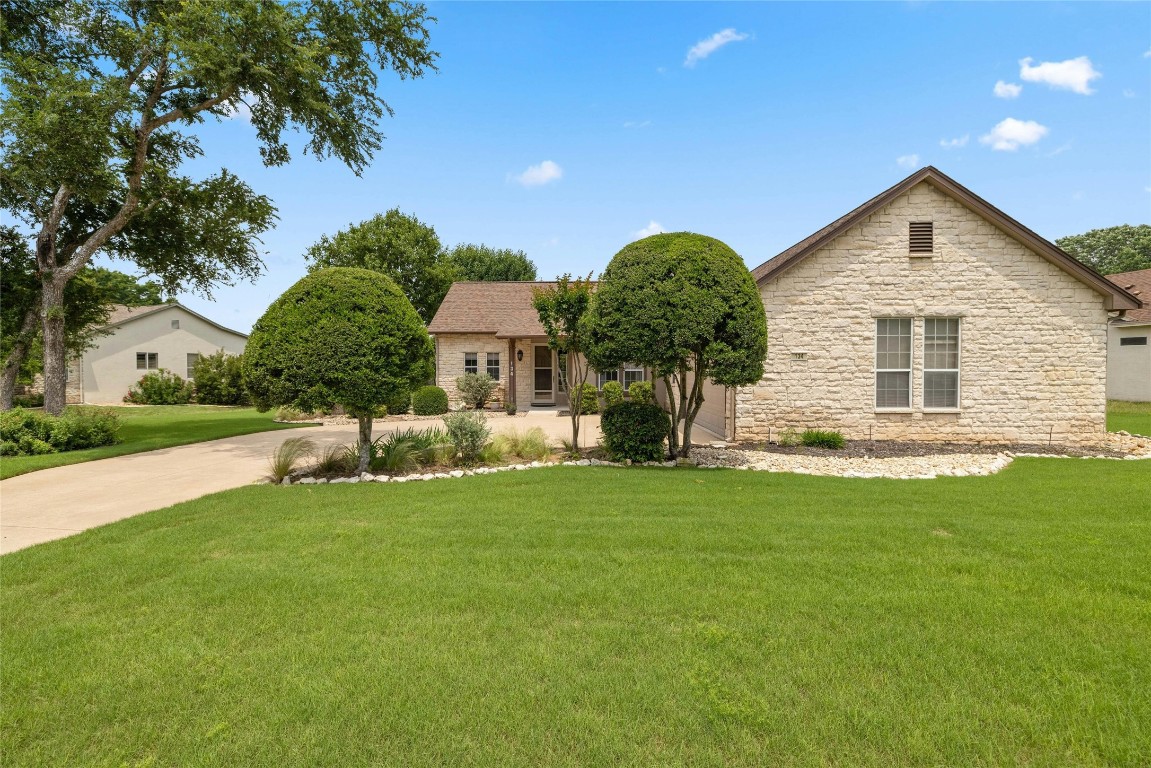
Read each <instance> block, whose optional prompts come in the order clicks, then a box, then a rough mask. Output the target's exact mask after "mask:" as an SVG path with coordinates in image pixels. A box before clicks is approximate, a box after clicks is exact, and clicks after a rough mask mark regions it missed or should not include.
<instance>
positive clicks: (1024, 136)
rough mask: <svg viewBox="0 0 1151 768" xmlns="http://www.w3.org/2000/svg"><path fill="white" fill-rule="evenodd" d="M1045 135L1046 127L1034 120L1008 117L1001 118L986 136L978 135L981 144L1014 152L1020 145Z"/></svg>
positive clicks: (1025, 144) (1032, 141)
mask: <svg viewBox="0 0 1151 768" xmlns="http://www.w3.org/2000/svg"><path fill="white" fill-rule="evenodd" d="M1046 135H1047V127H1046V126H1043V125H1040V124H1039V123H1037V122H1035V121H1034V120H1016V119H1015V118H1014V117H1009V118H1007V119H1006V120H1003V121H1002V122H1000V123H999V124H998V125H996V126H995V127H994V128H992V129H991V132H990V133H988V134H987V135H986V136H980V137H979V142H980V143H981V144H990V145H991V148H992V149H997V150H1000V151H1002V152H1014V151H1015V150H1017V149H1019V148H1020V147H1026V146H1028V145H1030V144H1034V143H1035V142H1037V141H1039V140H1040V139H1042V138H1043V137H1044V136H1046Z"/></svg>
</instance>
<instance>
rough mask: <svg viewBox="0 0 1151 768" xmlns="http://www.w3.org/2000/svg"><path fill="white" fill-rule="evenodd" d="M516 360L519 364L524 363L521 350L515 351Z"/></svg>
mask: <svg viewBox="0 0 1151 768" xmlns="http://www.w3.org/2000/svg"><path fill="white" fill-rule="evenodd" d="M516 360H517V361H518V362H521V363H522V362H523V361H524V351H523V350H522V349H517V350H516Z"/></svg>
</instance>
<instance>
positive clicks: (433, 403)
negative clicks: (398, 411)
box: [412, 384, 448, 416]
mask: <svg viewBox="0 0 1151 768" xmlns="http://www.w3.org/2000/svg"><path fill="white" fill-rule="evenodd" d="M447 412H448V393H447V392H445V391H443V390H442V389H440V388H439V387H434V386H432V385H430V384H429V385H428V386H426V387H420V388H419V389H417V390H416V391H415V392H413V393H412V413H414V414H416V415H417V416H439V415H440V414H441V413H447Z"/></svg>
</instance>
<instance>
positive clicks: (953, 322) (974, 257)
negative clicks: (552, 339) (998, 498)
mask: <svg viewBox="0 0 1151 768" xmlns="http://www.w3.org/2000/svg"><path fill="white" fill-rule="evenodd" d="M752 276H753V277H754V278H755V280H756V283H757V285H758V286H759V291H760V294H761V295H762V297H763V304H764V308H765V311H766V314H767V327H768V352H767V357H766V359H765V360H764V374H763V378H762V379H761V380H760V381H759V382H758V383H756V384H754V385H752V386H748V387H739V388H736V389H733V390H728V389H725V388H723V387H719V386H714V385H708V386H707V387H706V389H705V397H706V401H705V408H704V410H703V411H701V413H700V415H699V419H698V422H697V423H698V424H699V425H700V426H701V427H703V428H704V429H706V430H708V431H710V432H711V433H713V434H716V435H721V436H724V437H725V438H727V439H734V440H752V441H754V440H767V439H772V438H774V437H775V436H776V435H778V434H779V432H780V431H781V430H784V429H791V428H794V429H804V428H809V427H821V428H827V429H838V430H840V431H842V432H843V433H844V435H845V436H847V437H848V438H850V439H868V438H871V439H901V440H970V441H997V442H998V441H1007V442H1016V441H1022V442H1028V441H1044V442H1046V441H1048V440H1054V441H1064V442H1067V441H1083V440H1090V439H1092V438H1095V437H1098V436H1100V435H1102V434H1103V433H1104V432H1105V430H1106V407H1107V384H1106V371H1107V334H1108V323H1109V320H1111V319H1115V318H1120V317H1122V316H1123V315H1124V314H1125V313H1128V312H1129V311H1131V310H1138V309H1141V308H1142V304H1141V302H1140V300H1139V299H1138V298H1137V297H1136V296H1135V295H1134V294H1133V293H1131V292H1130V291H1128V290H1126V289H1124V288H1122V287H1120V286H1118V285H1116V284H1115V283H1113V282H1111V281H1109V280H1107V278H1105V277H1103V276H1102V275H1100V274H1099V273H1097V272H1095V271H1094V270H1092V269H1090V268H1088V267H1086V266H1084V265H1083V264H1081V263H1080V262H1078V261H1076V260H1075V259H1074V258H1072V257H1071V256H1069V255H1068V254H1066V253H1065V252H1063V251H1062V250H1060V249H1059V248H1058V247H1057V246H1055V245H1054V244H1052V243H1051V242H1049V241H1047V240H1045V239H1044V238H1042V237H1040V236H1039V235H1037V234H1035V233H1034V232H1032V231H1031V230H1029V229H1027V228H1026V227H1024V226H1023V225H1022V224H1020V223H1019V222H1017V221H1015V220H1014V219H1012V218H1011V217H1010V216H1008V215H1007V214H1005V213H1004V212H1003V211H1001V210H999V209H998V208H995V207H994V206H992V205H991V204H990V203H988V202H987V201H985V200H983V199H982V198H980V197H978V196H977V195H975V194H974V193H973V192H971V191H970V190H968V189H966V188H965V187H963V186H962V185H960V184H959V183H957V182H956V181H954V180H953V179H951V178H949V177H948V176H946V175H944V174H943V173H941V172H940V171H938V170H937V169H935V168H932V167H927V168H923V169H921V170H919V171H917V172H916V173H914V174H912V175H911V176H908V177H907V178H906V179H904V180H903V181H901V182H899V183H898V184H896V185H895V186H893V187H891V188H890V189H888V190H886V191H884V192H882V193H881V194H879V195H877V196H876V197H874V198H872V199H871V200H869V201H867V202H866V203H864V204H863V205H861V206H859V207H858V208H856V209H855V210H853V211H851V212H850V213H848V214H846V215H844V216H842V217H840V218H839V219H836V220H835V221H833V222H832V223H830V224H828V225H827V226H826V227H824V228H823V229H821V230H819V231H818V232H816V233H814V234H812V235H811V236H810V237H807V238H805V239H803V240H801V241H800V242H798V243H796V244H795V245H794V246H792V247H791V248H788V249H787V250H786V251H784V252H783V253H781V254H779V255H778V256H776V257H775V258H772V259H770V260H768V261H766V262H764V263H763V264H761V265H760V266H758V267H756V268H755V269H754V270H752ZM531 285H532V284H528V283H493V284H487V285H486V286H484V285H483V284H478V283H462V284H457V285H454V286H453V287H452V290H451V291H449V293H448V297H449V299H452V301H451V302H449V301H448V300H447V299H445V302H444V305H445V306H444V307H441V310H440V312H441V314H442V315H443V317H441V314H437V315H436V318H435V319H434V320H433V322H432V324H431V326H430V331H431V332H432V333H433V334H434V335H435V336H436V341H437V381H438V383H439V384H440V386H443V387H444V388H445V389H448V390H449V392H450V391H452V384H453V382H454V380H455V378H456V377H457V376H459V375H460V374H462V373H463V372H464V369H465V367H468V369H472V368H475V367H477V366H478V367H480V369H482V366H484V365H487V366H491V365H493V363H495V364H496V365H501V362H500V361H506V362H505V363H502V365H505V366H508V367H507V368H503V367H501V368H500V369H499V370H500V373H501V376H502V375H504V371H505V370H508V371H509V376H508V378H506V379H503V381H504V382H505V386H510V387H511V389H510V390H509V392H510V395H511V396H512V397H515V398H516V399H517V401H518V402H519V403H520V405H521V407H523V406H527V405H529V404H534V402H536V401H537V400H538V399H539V398H538V394H539V393H541V392H544V391H546V389H547V385H548V382H549V381H551V379H549V378H548V376H547V375H546V374H542V373H540V371H545V370H546V365H547V362H546V361H547V360H549V359H552V358H548V357H547V355H546V353H543V352H540V353H538V354H537V349H538V348H539V345H540V344H541V343H545V342H543V341H542V340H541V339H542V336H541V335H539V334H542V328H540V327H539V324H538V320H537V319H536V318H535V314H534V310H532V308H531ZM453 294H454V295H453ZM544 349H546V347H545V348H544ZM473 356H474V362H472V361H473ZM481 357H482V361H481V359H480V358H481ZM513 361H514V362H513ZM509 363H510V366H509V365H508V364H509ZM516 363H520V364H522V365H527V366H529V368H528V369H527V370H528V371H530V372H531V373H530V375H526V376H525V375H516V373H515V364H516ZM551 364H552V365H553V366H554V365H555V362H554V359H553V361H552V363H551ZM492 370H493V372H494V371H495V368H492ZM553 370H554V369H553ZM537 377H538V378H537ZM537 385H540V386H537ZM541 386H542V389H541ZM660 389H661V388H660V387H658V386H657V387H656V391H657V393H658V392H659V391H660ZM549 402H550V401H549Z"/></svg>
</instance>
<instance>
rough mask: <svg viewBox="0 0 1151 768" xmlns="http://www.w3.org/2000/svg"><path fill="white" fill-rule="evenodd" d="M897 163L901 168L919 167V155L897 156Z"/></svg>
mask: <svg viewBox="0 0 1151 768" xmlns="http://www.w3.org/2000/svg"><path fill="white" fill-rule="evenodd" d="M895 163H896V165H898V166H899V167H900V168H918V167H919V155H901V156H899V157H897V158H895Z"/></svg>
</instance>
